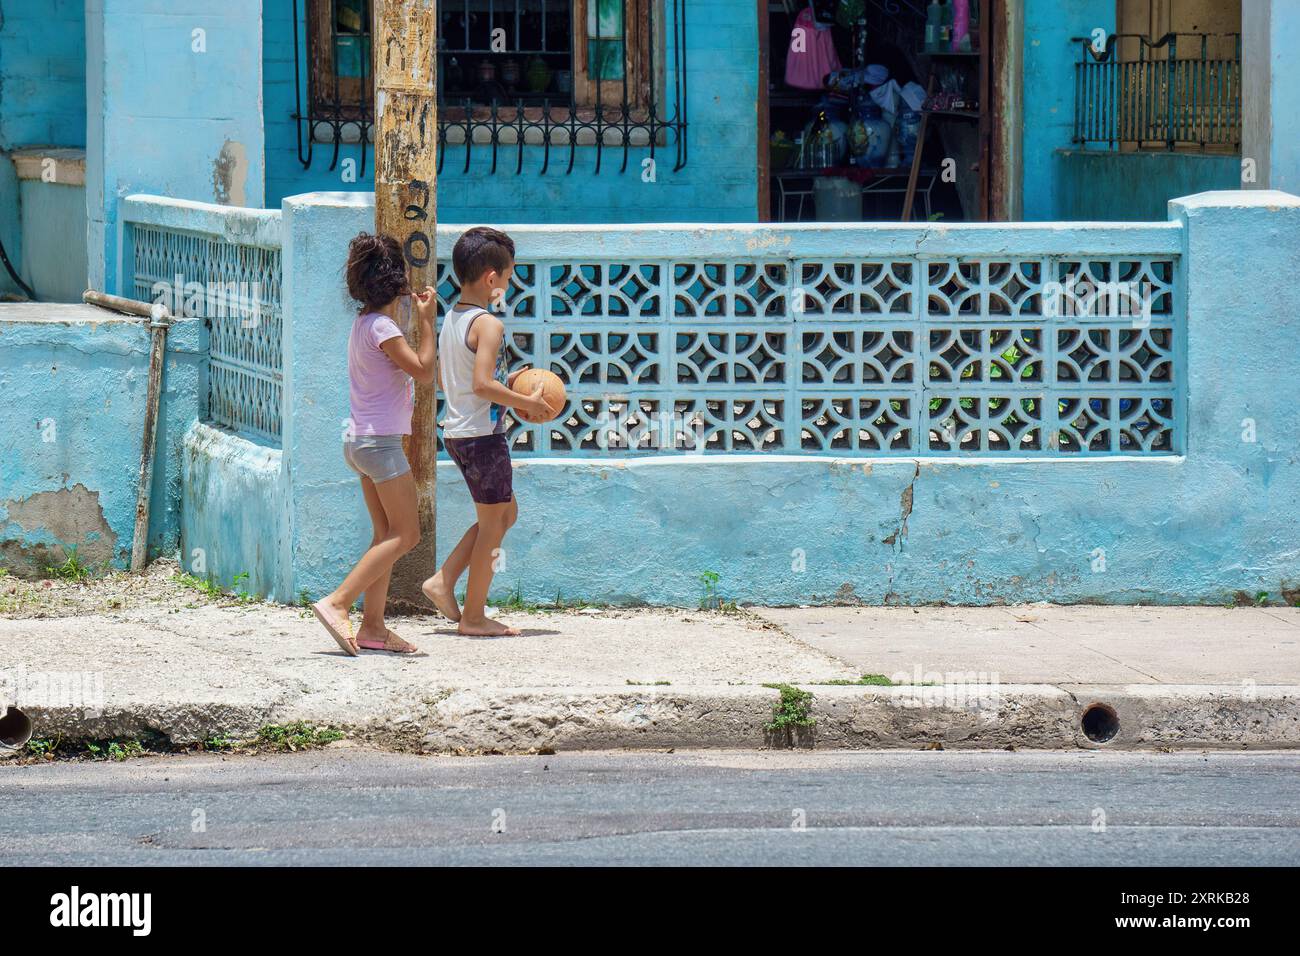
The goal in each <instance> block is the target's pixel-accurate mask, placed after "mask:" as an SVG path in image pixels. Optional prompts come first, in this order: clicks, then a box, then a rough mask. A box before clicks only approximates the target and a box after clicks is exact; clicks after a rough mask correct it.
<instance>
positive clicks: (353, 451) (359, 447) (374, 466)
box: [343, 435, 411, 484]
mask: <svg viewBox="0 0 1300 956" xmlns="http://www.w3.org/2000/svg"><path fill="white" fill-rule="evenodd" d="M343 460H344V461H346V462H347V463H348V467H349V468H351V469H352V470H353V471H355V472H356V473H357V474H358V475H364V476H365V477H367V478H369V479H370V480H371V481H373V482H374V483H375V484H379V483H380V482H382V481H392V480H393V479H394V478H400V477H401V476H402V475H404V474H406V473H407V472H408V471H410V470H411V465H410V462H408V461H407V460H406V452H404V451H402V436H401V435H358V436H357V437H355V438H353V439H352V441H345V442H344V443H343Z"/></svg>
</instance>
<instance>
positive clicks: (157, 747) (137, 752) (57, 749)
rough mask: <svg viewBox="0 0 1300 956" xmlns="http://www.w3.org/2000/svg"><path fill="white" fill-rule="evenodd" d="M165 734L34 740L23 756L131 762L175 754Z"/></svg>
mask: <svg viewBox="0 0 1300 956" xmlns="http://www.w3.org/2000/svg"><path fill="white" fill-rule="evenodd" d="M174 750H175V748H173V747H172V742H171V740H169V739H168V737H167V736H166V735H165V734H160V733H156V732H148V733H144V734H141V735H140V736H139V737H107V738H99V739H88V738H82V739H76V740H70V739H65V738H63V737H33V738H32V739H31V740H29V741H27V744H26V746H25V747H23V752H22V755H23V756H24V757H30V758H32V759H34V760H112V761H119V760H131V759H133V758H135V757H143V756H144V755H145V754H159V753H172V752H174Z"/></svg>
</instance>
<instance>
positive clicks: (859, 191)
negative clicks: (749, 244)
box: [758, 0, 1014, 222]
mask: <svg viewBox="0 0 1300 956" xmlns="http://www.w3.org/2000/svg"><path fill="white" fill-rule="evenodd" d="M1008 2H1014V0H813V2H811V3H810V2H806V0H760V4H759V46H760V64H761V68H760V77H759V81H760V82H759V107H758V113H759V116H758V120H759V154H760V155H759V162H758V166H759V177H758V178H759V184H758V185H759V197H758V199H759V202H758V205H759V215H760V219H762V220H763V221H770V222H836V221H839V222H846V221H847V222H898V221H904V220H908V221H918V222H923V221H927V220H928V221H934V222H972V221H974V222H979V221H988V220H992V219H1001V218H1007V216H1008V213H1009V210H1007V209H1005V208H1004V205H1005V204H1004V203H1003V201H1002V197H1003V196H1004V195H1006V194H1007V193H1008V189H1007V183H1006V178H1007V173H1008V170H1006V169H1003V168H1000V167H1001V166H1002V165H1003V163H1000V162H999V154H1002V153H1004V150H1003V148H1002V142H1003V141H1004V140H1007V139H1008V138H1007V137H1005V136H1003V135H1002V133H1003V130H1002V129H999V128H997V127H998V125H999V124H997V123H995V121H994V117H995V116H999V115H1002V116H1003V119H1002V121H1001V123H1002V124H1005V123H1006V122H1007V111H1006V110H1004V109H1003V106H1004V103H1005V100H1006V99H1007V97H1008V94H1007V92H1006V91H1005V86H1006V84H1005V80H1006V77H1004V76H1003V75H1002V72H1001V71H1000V70H999V66H1000V64H999V63H998V62H996V61H997V60H998V57H999V49H998V48H999V46H1001V47H1002V48H1003V49H1005V48H1006V45H1007V44H1006V40H1005V38H1004V37H1003V36H1001V34H1002V33H1004V32H1005V29H999V27H998V23H1000V22H1005V20H1006V19H1008V18H1006V16H1005V14H1006V12H1007V11H1006V9H1005V4H1006V3H1008ZM1000 87H1001V88H1002V89H999V88H1000Z"/></svg>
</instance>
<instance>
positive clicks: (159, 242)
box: [124, 197, 284, 443]
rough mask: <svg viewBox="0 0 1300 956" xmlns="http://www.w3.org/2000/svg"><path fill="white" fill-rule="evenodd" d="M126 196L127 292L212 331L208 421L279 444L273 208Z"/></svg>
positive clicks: (276, 219)
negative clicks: (199, 320) (199, 321)
mask: <svg viewBox="0 0 1300 956" xmlns="http://www.w3.org/2000/svg"><path fill="white" fill-rule="evenodd" d="M151 199H153V197H132V199H131V200H128V201H127V202H126V203H124V216H125V217H127V220H128V223H129V225H130V236H131V239H130V241H131V246H132V254H131V258H130V260H129V261H130V262H131V264H132V265H131V273H130V276H129V282H130V284H131V286H132V287H133V292H132V295H133V296H134V298H136V299H140V300H142V301H146V302H157V301H163V302H165V303H166V304H167V305H168V307H169V308H170V309H171V311H172V314H173V315H176V316H184V317H194V318H202V319H204V320H205V322H206V324H207V326H208V331H209V356H210V363H209V371H208V420H209V421H212V422H214V423H216V424H218V425H223V426H225V427H227V428H231V429H233V430H235V431H238V432H243V433H245V434H250V435H253V436H256V437H258V438H260V439H263V440H268V441H271V442H274V443H278V442H279V440H280V433H281V428H282V421H281V417H282V412H283V402H284V396H283V380H284V370H283V366H284V363H283V356H282V354H281V351H282V340H283V323H282V308H281V280H282V276H281V264H280V238H279V216H280V214H279V211H278V210H248V209H234V210H224V209H223V208H222V207H214V206H209V205H207V204H202V203H180V202H176V201H174V200H161V201H153V202H151V201H149V200H151Z"/></svg>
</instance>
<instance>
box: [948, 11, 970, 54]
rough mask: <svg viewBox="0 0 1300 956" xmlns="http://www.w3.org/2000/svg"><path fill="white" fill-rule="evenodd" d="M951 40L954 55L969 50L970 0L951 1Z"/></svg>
mask: <svg viewBox="0 0 1300 956" xmlns="http://www.w3.org/2000/svg"><path fill="white" fill-rule="evenodd" d="M951 4H952V7H953V12H952V40H951V41H950V45H951V48H952V51H953V52H954V53H957V52H963V51H969V50H970V0H951Z"/></svg>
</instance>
